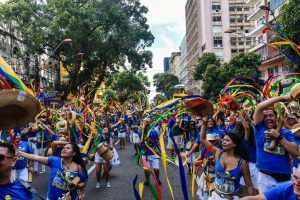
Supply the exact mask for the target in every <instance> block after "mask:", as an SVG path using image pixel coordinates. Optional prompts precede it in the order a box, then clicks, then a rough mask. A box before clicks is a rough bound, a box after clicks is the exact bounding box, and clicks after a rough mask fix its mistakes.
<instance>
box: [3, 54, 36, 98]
mask: <svg viewBox="0 0 300 200" xmlns="http://www.w3.org/2000/svg"><path fill="white" fill-rule="evenodd" d="M0 75H2V76H3V77H4V78H5V79H6V80H7V81H9V82H10V83H12V84H14V85H16V86H18V87H19V89H20V90H23V91H25V92H27V93H29V94H31V95H32V96H34V93H33V92H32V90H31V89H29V88H28V87H27V86H26V85H25V84H24V83H23V81H22V80H21V79H20V78H19V77H18V75H17V74H16V73H15V72H14V71H13V70H12V68H11V67H10V66H9V65H8V64H7V63H6V62H5V60H4V59H3V58H2V57H1V56H0Z"/></svg>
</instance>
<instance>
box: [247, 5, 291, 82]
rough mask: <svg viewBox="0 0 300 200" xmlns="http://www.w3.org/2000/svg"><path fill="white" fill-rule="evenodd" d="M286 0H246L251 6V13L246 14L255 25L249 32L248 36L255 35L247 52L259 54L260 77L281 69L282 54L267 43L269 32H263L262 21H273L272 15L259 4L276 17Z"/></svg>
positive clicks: (266, 76)
mask: <svg viewBox="0 0 300 200" xmlns="http://www.w3.org/2000/svg"><path fill="white" fill-rule="evenodd" d="M286 1H287V0H247V2H246V3H247V5H249V6H252V8H253V10H254V11H253V13H252V14H251V15H249V16H248V20H251V21H253V22H254V24H255V27H254V28H253V29H252V30H251V31H250V32H249V34H248V36H249V37H255V40H254V41H255V42H253V43H252V45H251V49H249V52H255V53H257V54H259V55H260V56H261V59H262V64H261V65H260V66H259V70H260V71H261V79H263V80H267V79H268V78H269V77H270V76H271V75H273V74H275V73H277V72H282V71H283V62H284V56H283V55H282V54H281V53H280V52H279V51H278V50H277V49H276V48H274V47H272V46H269V45H267V43H268V40H269V37H270V35H269V33H268V32H266V33H263V32H262V31H263V29H264V27H265V26H264V25H263V23H274V17H273V16H272V15H270V12H269V11H267V10H263V9H261V6H267V7H269V8H270V10H271V12H273V13H274V16H275V17H277V16H278V13H279V9H280V7H281V6H282V4H284V3H285V2H286Z"/></svg>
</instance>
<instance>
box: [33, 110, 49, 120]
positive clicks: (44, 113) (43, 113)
mask: <svg viewBox="0 0 300 200" xmlns="http://www.w3.org/2000/svg"><path fill="white" fill-rule="evenodd" d="M49 117H50V110H47V109H44V110H42V111H41V112H40V113H39V114H38V115H37V116H36V117H35V118H36V119H40V118H46V119H48V118H49Z"/></svg>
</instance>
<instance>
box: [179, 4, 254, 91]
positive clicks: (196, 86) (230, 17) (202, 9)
mask: <svg viewBox="0 0 300 200" xmlns="http://www.w3.org/2000/svg"><path fill="white" fill-rule="evenodd" d="M251 11H252V10H251V6H249V5H246V4H245V3H244V0H211V1H203V0H188V1H187V3H186V6H185V13H186V42H187V63H188V67H187V68H188V70H187V71H188V76H187V77H188V81H187V82H188V85H190V86H191V88H190V90H192V92H193V93H195V94H198V93H199V94H201V93H202V91H201V87H202V84H201V82H200V81H195V80H193V75H192V74H193V71H194V70H195V69H194V68H195V65H196V63H197V60H198V58H199V57H201V55H203V53H205V52H213V53H215V54H216V56H217V57H218V58H219V59H220V60H221V62H228V61H229V60H230V59H231V57H232V56H233V55H235V54H237V53H241V52H245V51H246V47H247V44H248V45H249V44H250V43H251V40H250V39H249V40H248V39H247V37H246V36H245V35H243V34H240V33H241V32H244V31H245V30H247V31H249V30H250V29H251V28H252V26H253V25H252V24H251V22H250V21H248V20H246V16H247V15H249V14H250V13H251ZM228 30H232V32H233V34H229V33H228Z"/></svg>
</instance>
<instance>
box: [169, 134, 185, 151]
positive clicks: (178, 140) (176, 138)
mask: <svg viewBox="0 0 300 200" xmlns="http://www.w3.org/2000/svg"><path fill="white" fill-rule="evenodd" d="M170 140H171V143H170V146H169V147H170V149H174V148H175V147H174V143H173V141H172V139H171V138H170ZM174 141H175V143H176V145H177V148H178V149H180V148H182V145H183V142H182V135H178V136H174Z"/></svg>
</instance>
